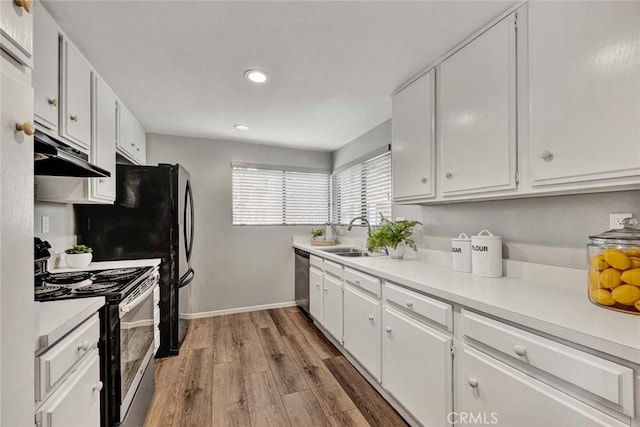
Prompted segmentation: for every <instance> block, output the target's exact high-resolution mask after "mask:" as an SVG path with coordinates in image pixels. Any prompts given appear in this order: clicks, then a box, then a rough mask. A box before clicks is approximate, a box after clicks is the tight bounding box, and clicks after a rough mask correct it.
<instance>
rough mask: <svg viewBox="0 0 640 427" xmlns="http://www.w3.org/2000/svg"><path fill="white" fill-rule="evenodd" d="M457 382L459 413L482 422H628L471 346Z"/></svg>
mask: <svg viewBox="0 0 640 427" xmlns="http://www.w3.org/2000/svg"><path fill="white" fill-rule="evenodd" d="M457 385H458V393H459V394H458V398H459V401H458V405H457V407H456V408H457V409H456V413H457V414H458V415H457V416H458V417H459V416H462V415H463V414H473V415H474V416H475V415H477V416H479V417H482V421H484V422H482V424H497V425H504V426H521V427H546V426H583V427H595V426H615V427H622V426H623V425H625V424H622V423H620V422H618V421H616V420H614V419H613V418H610V417H608V416H606V415H605V414H603V413H602V412H600V411H597V410H595V409H593V408H592V407H590V406H587V405H585V404H583V403H581V402H579V401H577V400H575V399H573V398H572V397H569V396H567V395H565V394H564V393H562V392H560V391H557V390H555V389H554V388H551V387H549V386H547V385H546V384H543V383H541V382H540V381H537V380H535V379H533V378H531V377H530V376H528V375H526V374H524V373H522V372H520V371H517V370H516V369H514V368H511V367H509V366H507V365H505V364H504V363H502V362H499V361H497V360H495V359H493V358H491V357H489V356H487V355H485V354H482V353H480V352H478V351H476V350H473V349H471V348H469V347H467V346H464V347H463V352H462V354H461V369H460V375H459V376H458V384H457ZM452 421H454V422H456V421H459V420H452ZM492 421H493V422H492ZM467 423H468V422H467ZM477 423H480V422H477ZM461 424H462V422H461Z"/></svg>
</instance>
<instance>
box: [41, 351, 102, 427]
mask: <svg viewBox="0 0 640 427" xmlns="http://www.w3.org/2000/svg"><path fill="white" fill-rule="evenodd" d="M101 389H102V383H101V382H100V358H99V357H98V351H97V350H95V351H94V354H92V355H90V356H87V360H85V361H83V362H82V365H81V366H80V367H78V370H77V371H76V372H75V373H74V374H73V375H72V376H71V377H69V379H68V380H67V382H65V383H63V384H62V385H61V386H60V388H59V389H58V390H57V391H56V392H55V393H54V394H53V395H52V396H51V398H50V399H48V400H47V402H46V403H45V404H44V406H43V407H42V408H41V409H40V411H39V414H38V415H37V416H38V417H41V422H42V427H68V426H99V425H100V390H101Z"/></svg>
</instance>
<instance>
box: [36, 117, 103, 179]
mask: <svg viewBox="0 0 640 427" xmlns="http://www.w3.org/2000/svg"><path fill="white" fill-rule="evenodd" d="M33 141H34V142H33V144H34V146H33V151H34V162H35V163H34V173H35V175H48V176H74V177H81V178H99V177H109V176H111V173H109V171H106V170H104V169H102V168H101V167H99V166H96V165H94V164H92V163H89V156H88V155H87V154H85V153H83V152H82V151H79V150H76V149H75V148H72V147H70V146H69V145H67V144H65V143H64V142H62V141H60V140H58V139H56V138H54V137H52V136H50V135H47V134H46V133H44V132H42V131H40V130H38V129H36V133H35V135H34V139H33Z"/></svg>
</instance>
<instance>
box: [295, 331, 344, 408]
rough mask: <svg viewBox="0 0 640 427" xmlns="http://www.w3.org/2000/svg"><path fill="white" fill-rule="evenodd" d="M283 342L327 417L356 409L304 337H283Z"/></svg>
mask: <svg viewBox="0 0 640 427" xmlns="http://www.w3.org/2000/svg"><path fill="white" fill-rule="evenodd" d="M283 340H284V341H285V342H286V344H287V346H288V347H289V349H290V350H291V355H292V356H293V360H294V362H295V363H296V365H298V368H299V369H300V372H301V373H302V375H303V376H304V378H305V380H306V381H307V384H309V386H310V387H311V390H312V391H313V394H314V395H315V396H316V398H317V399H318V402H319V404H320V407H321V408H322V411H323V412H324V414H325V415H326V416H331V415H334V414H337V413H340V412H344V411H348V410H350V409H354V408H355V405H354V403H353V402H352V401H351V399H350V398H349V396H348V395H347V393H346V392H345V391H344V389H343V388H342V387H341V386H340V384H339V383H338V381H336V379H335V378H334V377H333V375H332V374H331V371H329V369H328V368H327V367H326V366H325V365H324V363H323V362H322V359H320V357H319V356H318V354H317V353H316V352H315V350H314V349H313V348H311V346H310V345H309V342H308V341H307V340H306V339H305V337H304V336H302V335H292V336H289V337H283Z"/></svg>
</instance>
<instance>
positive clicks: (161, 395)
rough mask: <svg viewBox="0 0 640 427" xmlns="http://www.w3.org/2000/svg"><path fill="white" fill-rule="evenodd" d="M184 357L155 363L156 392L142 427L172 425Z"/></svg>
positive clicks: (165, 426) (170, 358) (167, 358)
mask: <svg viewBox="0 0 640 427" xmlns="http://www.w3.org/2000/svg"><path fill="white" fill-rule="evenodd" d="M184 359H185V357H184V355H180V356H176V357H166V358H164V359H160V360H156V361H155V364H156V366H155V368H156V378H155V381H156V390H155V393H154V395H153V399H152V400H151V404H150V405H149V409H148V411H147V419H146V420H145V423H144V427H168V426H171V424H172V423H173V416H174V414H175V409H176V405H177V402H178V398H177V397H178V393H179V391H180V382H181V380H182V376H183V374H184V367H185V363H184Z"/></svg>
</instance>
